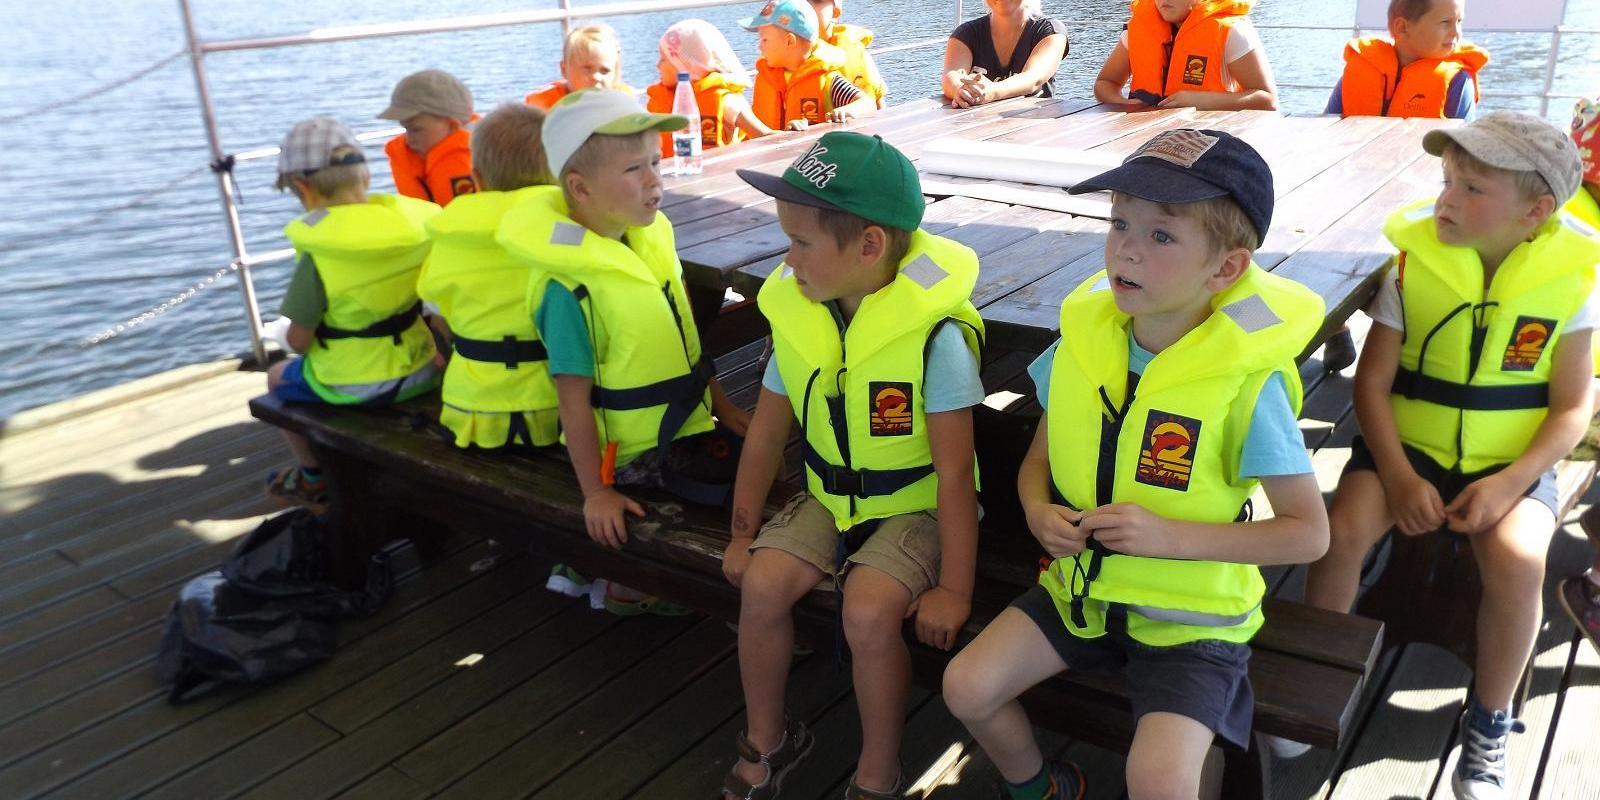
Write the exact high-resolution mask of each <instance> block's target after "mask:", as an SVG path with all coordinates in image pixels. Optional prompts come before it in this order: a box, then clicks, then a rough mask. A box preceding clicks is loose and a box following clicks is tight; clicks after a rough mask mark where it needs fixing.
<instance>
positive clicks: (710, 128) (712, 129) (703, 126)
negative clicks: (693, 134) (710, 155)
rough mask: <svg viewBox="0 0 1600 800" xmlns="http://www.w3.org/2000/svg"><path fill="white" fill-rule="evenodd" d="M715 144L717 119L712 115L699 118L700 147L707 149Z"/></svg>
mask: <svg viewBox="0 0 1600 800" xmlns="http://www.w3.org/2000/svg"><path fill="white" fill-rule="evenodd" d="M716 146H717V121H716V120H715V119H713V118H712V117H701V118H700V147H701V148H702V149H705V150H709V149H711V148H713V147H716Z"/></svg>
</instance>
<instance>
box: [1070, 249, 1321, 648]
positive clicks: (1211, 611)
mask: <svg viewBox="0 0 1600 800" xmlns="http://www.w3.org/2000/svg"><path fill="white" fill-rule="evenodd" d="M1211 307H1212V309H1213V311H1212V314H1211V316H1209V317H1207V318H1206V320H1205V321H1204V322H1202V323H1201V324H1200V325H1199V326H1198V327H1196V328H1195V329H1194V330H1191V331H1189V333H1187V334H1185V335H1184V337H1183V338H1182V339H1179V340H1178V341H1177V342H1176V343H1174V344H1173V345H1172V346H1170V347H1168V348H1167V349H1165V350H1163V351H1161V352H1160V353H1157V354H1156V356H1155V358H1154V359H1153V360H1152V361H1151V362H1150V364H1149V366H1148V367H1146V369H1145V371H1144V374H1143V375H1142V376H1140V377H1139V378H1138V379H1137V381H1135V380H1133V378H1132V375H1131V374H1130V373H1129V371H1128V338H1129V336H1130V335H1131V327H1132V322H1131V320H1130V318H1129V316H1128V315H1127V314H1125V313H1123V312H1122V311H1120V310H1118V309H1117V306H1116V302H1115V300H1113V298H1112V293H1111V291H1110V290H1109V289H1108V288H1107V285H1106V278H1105V273H1103V272H1102V273H1101V274H1099V275H1096V276H1095V277H1093V278H1090V279H1089V280H1088V281H1086V282H1085V283H1084V284H1083V285H1081V286H1080V287H1078V289H1077V290H1075V291H1074V292H1073V293H1072V294H1071V295H1069V296H1068V297H1067V299H1066V300H1065V301H1064V302H1062V304H1061V344H1060V346H1059V347H1058V349H1057V350H1056V356H1055V360H1054V362H1053V366H1052V367H1051V372H1050V394H1049V404H1050V406H1049V408H1048V409H1047V411H1048V415H1047V419H1046V425H1047V426H1048V432H1047V436H1048V441H1049V452H1050V475H1051V478H1052V480H1053V483H1054V489H1055V491H1056V493H1057V494H1058V495H1059V496H1060V498H1061V499H1064V501H1065V504H1066V505H1068V506H1070V507H1072V508H1076V509H1082V510H1088V509H1092V508H1096V507H1098V506H1102V505H1106V504H1109V503H1137V504H1138V505H1140V506H1142V507H1144V508H1145V509H1147V510H1149V511H1152V512H1154V513H1156V514H1159V515H1161V516H1164V517H1170V518H1174V519H1183V520H1190V521H1196V522H1209V523H1228V522H1233V521H1235V520H1240V519H1243V518H1244V514H1243V509H1244V505H1245V501H1246V500H1247V499H1248V498H1249V497H1250V494H1251V492H1253V491H1254V490H1255V488H1256V485H1257V483H1258V481H1257V480H1256V479H1255V478H1249V477H1244V476H1242V475H1240V474H1239V461H1240V457H1241V454H1242V453H1243V450H1244V439H1245V436H1246V435H1247V434H1248V433H1249V430H1250V419H1251V416H1252V414H1253V413H1254V411H1255V404H1256V398H1257V397H1258V396H1259V395H1260V393H1261V388H1262V386H1264V385H1265V384H1266V381H1267V379H1268V378H1269V377H1270V376H1272V375H1273V374H1279V375H1282V376H1283V379H1284V385H1285V387H1286V388H1287V389H1288V391H1289V400H1290V404H1291V406H1292V407H1293V408H1294V409H1295V412H1296V413H1299V410H1300V399H1301V388H1300V379H1299V372H1298V371H1297V370H1296V369H1295V365H1294V358H1295V356H1296V355H1298V354H1299V353H1300V352H1301V350H1303V349H1304V347H1305V345H1306V343H1307V342H1308V341H1310V339H1311V337H1312V335H1313V334H1315V333H1316V331H1317V329H1318V328H1319V327H1320V326H1321V325H1322V299H1321V298H1320V297H1318V296H1317V295H1316V294H1315V293H1314V292H1312V291H1311V290H1309V289H1307V288H1305V287H1304V286H1302V285H1300V284H1298V283H1295V282H1294V281H1291V280H1288V279H1286V278H1280V277H1277V276H1275V275H1272V274H1269V273H1267V272H1265V271H1263V270H1262V269H1261V268H1259V267H1257V266H1255V265H1254V264H1251V266H1250V268H1249V269H1248V270H1247V271H1246V272H1245V274H1244V275H1243V276H1242V277H1240V278H1239V280H1238V281H1237V282H1236V283H1234V285H1233V286H1232V287H1230V288H1229V289H1228V290H1227V291H1225V292H1222V293H1221V294H1218V295H1216V296H1215V297H1213V298H1212V301H1211ZM1219 353H1226V354H1227V357H1225V358H1218V357H1217V354H1219ZM1059 501H1060V500H1058V502H1059ZM1090 544H1091V548H1090V549H1086V550H1084V551H1083V552H1082V553H1080V554H1079V555H1077V556H1074V557H1071V558H1061V559H1056V560H1055V561H1054V562H1053V563H1052V564H1051V565H1050V566H1049V568H1048V569H1046V570H1045V571H1044V572H1043V573H1041V574H1040V576H1039V582H1040V583H1041V584H1042V585H1043V586H1044V587H1045V588H1046V589H1047V590H1049V592H1050V594H1051V597H1052V598H1053V599H1054V600H1055V604H1056V608H1057V610H1058V611H1059V612H1060V613H1061V618H1062V620H1063V621H1065V622H1066V625H1067V628H1068V629H1069V630H1070V631H1071V632H1072V633H1073V634H1075V635H1077V636H1081V637H1085V638H1094V637H1098V636H1102V635H1104V634H1105V631H1106V626H1105V622H1106V611H1107V605H1108V604H1110V603H1118V604H1121V605H1124V606H1126V609H1127V612H1128V615H1127V619H1128V635H1130V636H1132V637H1133V638H1134V639H1137V640H1138V641H1140V642H1144V643H1145V644H1148V645H1152V646H1156V647H1167V646H1171V645H1176V644H1182V643H1184V642H1191V641H1196V640H1199V639H1222V640H1225V641H1231V642H1246V641H1249V640H1250V637H1251V636H1253V635H1255V632H1256V629H1257V628H1259V627H1261V621H1262V616H1261V597H1262V594H1263V592H1264V590H1265V584H1264V583H1263V582H1262V579H1261V571H1260V570H1259V569H1257V568H1256V567H1255V566H1254V565H1250V564H1232V563H1224V562H1218V561H1184V560H1177V559H1166V558H1144V557H1136V556H1129V555H1123V554H1113V553H1111V551H1109V550H1107V549H1105V548H1104V547H1103V546H1101V545H1099V543H1098V542H1095V541H1093V540H1090Z"/></svg>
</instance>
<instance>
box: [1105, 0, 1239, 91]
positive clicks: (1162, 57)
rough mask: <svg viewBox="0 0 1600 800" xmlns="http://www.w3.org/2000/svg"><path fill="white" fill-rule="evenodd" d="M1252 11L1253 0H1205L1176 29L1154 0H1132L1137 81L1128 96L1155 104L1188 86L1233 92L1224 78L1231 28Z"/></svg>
mask: <svg viewBox="0 0 1600 800" xmlns="http://www.w3.org/2000/svg"><path fill="white" fill-rule="evenodd" d="M1249 13H1250V2H1249V0H1202V2H1198V3H1195V4H1194V7H1193V8H1191V9H1190V10H1189V16H1188V18H1186V19H1185V20H1184V21H1183V24H1182V25H1180V26H1176V30H1174V26H1173V24H1172V23H1170V22H1167V21H1166V19H1164V18H1163V17H1162V16H1161V12H1160V11H1159V10H1157V9H1156V3H1155V0H1133V13H1132V15H1131V16H1130V17H1129V19H1128V60H1129V63H1130V64H1131V66H1132V67H1133V85H1132V87H1131V88H1130V90H1129V92H1128V97H1129V98H1130V99H1133V100H1140V101H1143V102H1146V103H1150V104H1152V105H1154V104H1155V103H1157V102H1159V101H1160V100H1161V99H1162V98H1164V97H1167V96H1168V95H1172V94H1176V93H1178V92H1180V91H1183V90H1185V89H1188V90H1194V91H1202V92H1229V91H1233V87H1231V86H1226V85H1224V84H1223V82H1222V68H1223V66H1224V65H1225V62H1224V56H1225V54H1226V52H1227V44H1228V29H1229V28H1231V27H1232V26H1233V23H1235V22H1237V21H1238V20H1240V19H1243V18H1244V17H1245V15H1246V14H1249Z"/></svg>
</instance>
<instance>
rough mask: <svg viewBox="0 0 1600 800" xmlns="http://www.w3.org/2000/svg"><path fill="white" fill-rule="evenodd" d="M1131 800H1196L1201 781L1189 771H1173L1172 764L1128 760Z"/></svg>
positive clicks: (1129, 794) (1129, 796) (1129, 795)
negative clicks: (1192, 776) (1190, 774)
mask: <svg viewBox="0 0 1600 800" xmlns="http://www.w3.org/2000/svg"><path fill="white" fill-rule="evenodd" d="M1127 780H1128V798H1129V800H1194V798H1195V797H1197V796H1198V795H1199V793H1200V781H1199V780H1198V778H1197V777H1196V778H1191V777H1190V776H1189V774H1188V772H1187V771H1178V770H1173V769H1172V765H1171V764H1170V763H1166V762H1161V763H1156V762H1154V760H1152V761H1151V762H1148V763H1135V762H1134V760H1133V759H1131V758H1130V759H1129V760H1128V769H1127Z"/></svg>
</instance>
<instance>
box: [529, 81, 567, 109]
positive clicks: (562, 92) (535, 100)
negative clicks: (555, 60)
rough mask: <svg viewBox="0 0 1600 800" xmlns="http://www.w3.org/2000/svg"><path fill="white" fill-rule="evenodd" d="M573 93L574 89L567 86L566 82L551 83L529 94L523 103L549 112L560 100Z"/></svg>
mask: <svg viewBox="0 0 1600 800" xmlns="http://www.w3.org/2000/svg"><path fill="white" fill-rule="evenodd" d="M571 93H572V88H571V87H570V86H568V85H567V82H566V81H565V80H557V81H551V82H549V83H547V84H545V85H543V86H540V87H539V88H537V89H534V90H533V91H531V92H529V93H528V96H527V97H524V98H523V102H526V103H527V104H528V105H530V106H538V107H540V108H542V109H544V110H546V111H549V110H550V107H551V106H553V105H555V104H556V102H557V101H558V100H560V99H561V98H563V97H566V96H567V95H568V94H571Z"/></svg>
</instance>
